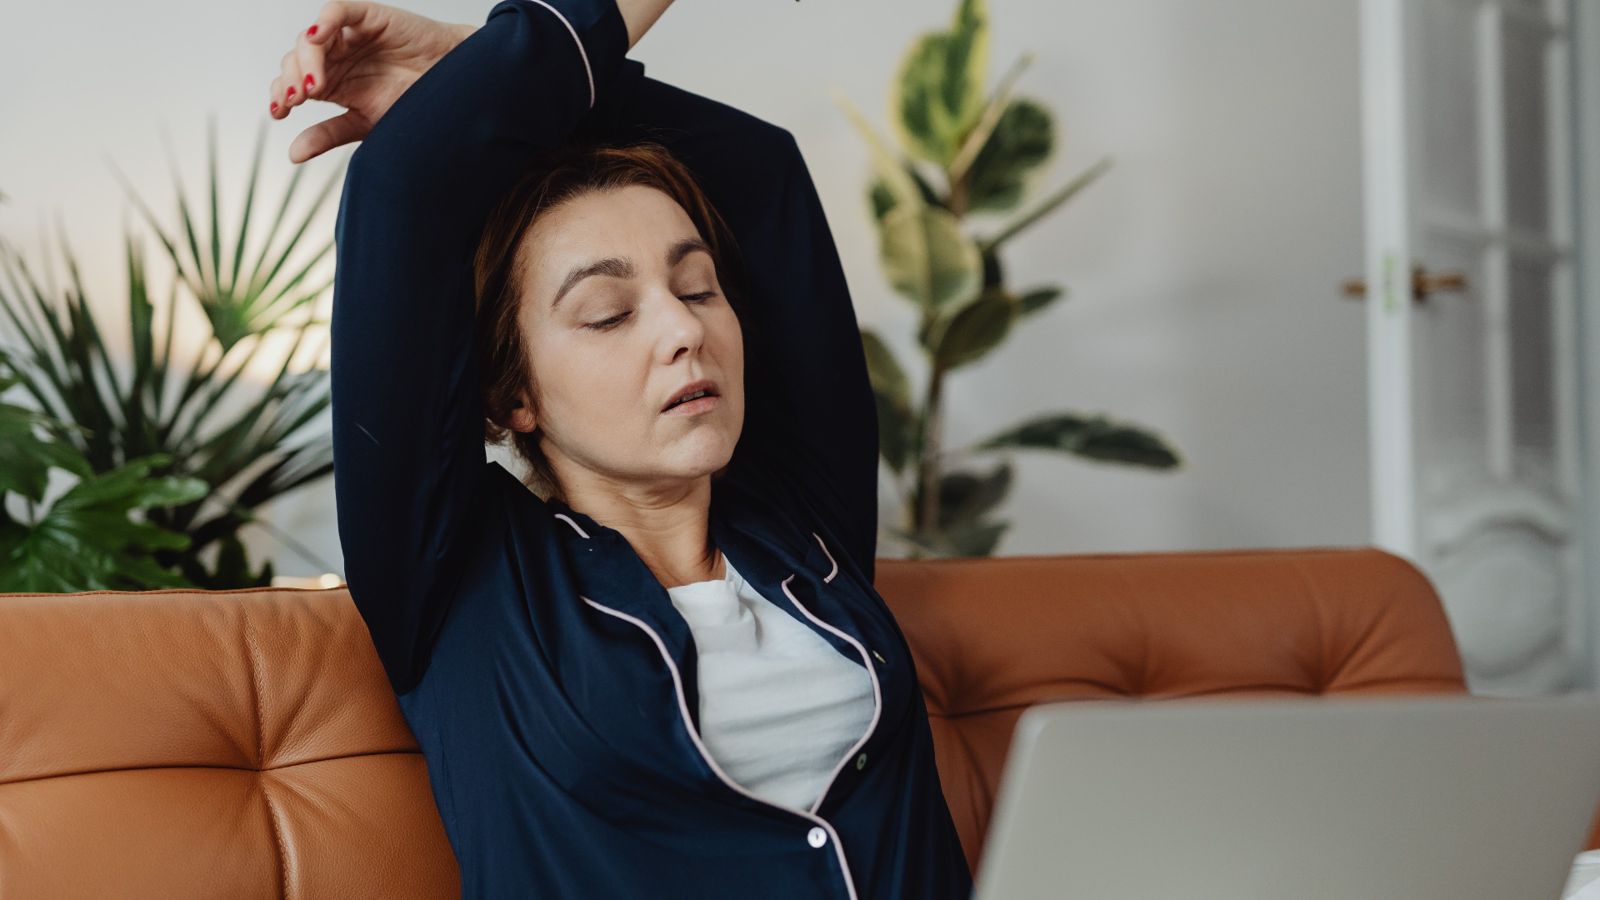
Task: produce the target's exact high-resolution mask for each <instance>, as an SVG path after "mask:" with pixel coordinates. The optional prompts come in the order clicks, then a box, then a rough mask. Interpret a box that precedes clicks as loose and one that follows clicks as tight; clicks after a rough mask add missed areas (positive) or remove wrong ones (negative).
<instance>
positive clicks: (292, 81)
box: [269, 50, 305, 119]
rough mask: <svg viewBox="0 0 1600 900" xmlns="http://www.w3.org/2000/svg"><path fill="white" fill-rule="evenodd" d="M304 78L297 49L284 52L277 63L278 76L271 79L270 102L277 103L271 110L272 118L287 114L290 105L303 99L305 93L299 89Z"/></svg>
mask: <svg viewBox="0 0 1600 900" xmlns="http://www.w3.org/2000/svg"><path fill="white" fill-rule="evenodd" d="M304 78H305V75H304V73H303V72H302V71H301V69H300V54H299V51H298V50H290V51H289V52H288V53H285V54H284V55H283V59H282V60H280V61H279V63H278V77H277V78H274V79H272V97H271V102H272V103H275V104H277V108H276V109H274V110H272V116H273V118H276V119H281V118H283V117H284V116H287V115H288V114H289V109H290V108H291V107H294V106H298V105H299V104H300V102H301V101H302V100H304V99H305V93H304V92H303V91H302V90H301V86H302V84H303V80H304ZM269 109H270V107H269Z"/></svg>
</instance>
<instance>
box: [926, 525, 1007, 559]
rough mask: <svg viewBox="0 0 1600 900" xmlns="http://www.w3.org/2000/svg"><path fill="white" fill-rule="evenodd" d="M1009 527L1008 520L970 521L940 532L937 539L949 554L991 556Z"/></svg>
mask: <svg viewBox="0 0 1600 900" xmlns="http://www.w3.org/2000/svg"><path fill="white" fill-rule="evenodd" d="M1010 527H1011V523H1010V522H972V523H968V524H966V525H961V526H958V527H956V528H953V529H950V530H949V531H945V532H943V533H941V534H940V535H939V538H938V540H939V543H940V544H941V545H942V546H944V547H945V548H946V550H947V552H948V553H949V555H951V556H957V557H979V556H992V555H994V548H995V546H996V545H997V544H999V543H1000V538H1001V537H1003V536H1004V535H1005V533H1006V529H1007V528H1010Z"/></svg>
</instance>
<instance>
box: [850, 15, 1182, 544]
mask: <svg viewBox="0 0 1600 900" xmlns="http://www.w3.org/2000/svg"><path fill="white" fill-rule="evenodd" d="M1031 60H1032V57H1031V55H1029V54H1023V56H1022V57H1021V58H1020V59H1019V60H1018V62H1017V63H1016V64H1015V65H1014V66H1013V67H1012V68H1011V70H1010V71H1009V72H1007V74H1006V75H1005V76H1004V77H1003V78H1002V79H1001V80H1000V82H999V83H998V85H997V86H996V87H995V89H994V90H992V91H986V90H985V82H986V80H987V76H986V72H987V70H988V62H989V13H988V7H987V4H986V3H985V0H960V2H958V4H957V6H956V10H955V14H954V16H953V18H952V20H951V22H950V26H949V28H947V29H944V30H939V31H934V32H930V33H927V34H924V35H922V36H921V37H919V38H918V39H917V40H916V41H915V42H914V43H913V44H912V45H911V47H910V48H909V49H908V50H907V51H906V53H905V55H904V56H903V57H902V59H901V62H900V66H899V70H898V72H897V74H896V78H895V82H894V86H893V91H892V97H891V101H890V104H889V109H890V122H891V124H892V126H893V128H892V130H893V132H894V135H895V138H896V145H895V146H891V144H890V142H889V141H888V140H885V139H884V138H882V137H880V136H879V134H878V132H877V130H876V129H874V127H873V126H872V124H871V123H870V122H869V121H868V120H867V118H866V117H865V116H864V115H863V114H862V113H861V112H860V110H859V109H857V108H856V107H855V106H854V105H853V104H852V103H851V102H850V101H849V100H848V98H845V97H843V96H837V97H836V101H837V102H838V103H839V105H840V106H841V108H842V109H843V110H844V112H845V114H846V115H847V116H848V117H849V118H850V120H851V122H852V123H853V124H854V125H855V127H856V129H857V130H858V131H860V133H861V135H862V137H863V138H864V139H865V141H866V144H867V148H868V151H869V155H870V157H871V160H872V171H873V177H872V179H871V181H870V184H869V185H868V189H867V203H868V205H869V207H870V209H871V213H872V217H873V220H874V221H875V222H876V224H877V230H878V257H879V261H880V263H881V265H882V268H883V272H884V276H885V278H886V280H887V281H888V283H889V285H890V287H892V288H893V289H894V291H895V293H897V294H899V295H900V296H902V297H904V298H906V299H907V300H908V301H910V302H911V303H912V304H913V306H914V307H915V308H916V310H917V312H918V314H919V316H918V327H917V333H916V346H917V348H918V349H919V350H920V351H921V355H922V357H923V362H924V364H925V370H926V373H927V376H926V379H925V381H923V383H922V384H921V385H920V387H919V389H918V390H916V391H915V392H914V391H913V383H912V378H911V376H910V375H909V374H908V372H907V368H906V367H905V366H904V365H903V364H902V363H901V362H900V360H899V359H897V358H896V356H895V354H894V352H893V351H892V350H891V349H890V347H889V345H888V344H887V343H886V342H885V341H884V340H883V338H882V337H881V336H879V335H878V334H877V333H876V332H874V331H872V330H871V329H862V333H861V339H862V343H863V346H864V349H865V352H866V358H867V368H868V371H869V373H870V376H871V381H872V390H873V395H874V398H875V400H876V403H877V413H878V433H879V449H880V453H881V455H882V457H883V460H884V462H885V464H886V465H887V466H888V468H889V471H890V472H891V473H892V474H893V476H894V479H895V489H896V491H897V493H898V494H899V495H900V497H901V499H902V501H903V507H904V510H905V516H904V519H903V521H902V522H901V523H900V525H899V526H897V527H887V528H886V529H885V531H886V533H887V536H888V537H890V538H891V539H892V540H896V541H898V542H900V543H901V544H902V545H903V546H904V547H905V548H906V550H907V551H908V555H909V556H911V557H913V558H915V557H919V556H923V555H936V556H947V555H953V556H987V555H989V554H991V553H993V552H994V549H995V546H996V545H997V544H998V542H999V540H1000V538H1001V537H1002V536H1003V535H1004V533H1005V530H1006V528H1007V527H1008V525H1009V523H1008V522H1005V521H1003V520H998V519H993V518H991V516H992V513H993V511H994V510H995V508H996V507H997V506H999V504H1000V503H1001V502H1002V501H1003V500H1004V499H1005V497H1006V495H1007V494H1008V493H1009V492H1010V490H1011V487H1012V483H1013V476H1014V474H1015V473H1014V469H1013V464H1012V459H1011V457H1010V453H1011V452H1012V451H1016V450H1045V451H1052V452H1056V453H1065V454H1069V455H1073V456H1077V457H1080V458H1083V459H1089V460H1095V461H1099V462H1108V463H1117V464H1121V465H1134V466H1142V467H1147V468H1152V469H1173V468H1177V467H1179V466H1180V465H1181V459H1180V457H1179V455H1178V452H1177V451H1176V450H1175V449H1174V448H1173V447H1171V446H1170V445H1169V444H1168V443H1167V442H1166V441H1165V440H1164V439H1163V438H1162V437H1161V436H1160V435H1159V434H1157V433H1155V432H1154V431H1151V430H1149V429H1147V428H1144V427H1141V426H1138V425H1135V424H1133V423H1128V422H1123V421H1119V420H1114V419H1112V418H1110V417H1109V416H1105V415H1087V414H1084V413H1077V412H1056V413H1045V414H1040V415H1037V416H1034V417H1032V418H1030V419H1028V420H1027V421H1025V422H1022V423H1020V424H1018V425H1016V426H1013V427H1011V428H1008V429H1005V430H1004V431H1002V432H1000V433H999V434H996V435H993V436H992V437H989V438H986V439H983V440H980V441H977V442H975V443H973V444H971V445H969V446H966V447H962V448H957V449H956V450H946V449H944V447H943V446H942V445H943V436H942V418H943V416H942V413H943V405H942V404H943V389H944V382H945V378H946V377H947V376H948V375H949V374H950V373H952V372H954V371H956V370H958V369H960V368H962V367H964V366H969V365H971V364H973V363H975V362H978V361H979V360H982V359H984V358H986V357H987V356H989V354H991V353H992V352H993V351H994V350H995V349H997V348H998V347H999V346H1000V345H1001V344H1003V343H1004V342H1005V340H1006V339H1007V338H1008V337H1009V336H1010V335H1011V334H1012V333H1013V331H1014V330H1015V329H1017V328H1018V327H1022V326H1023V325H1025V324H1026V323H1027V322H1028V321H1029V320H1030V319H1032V317H1034V316H1036V315H1038V314H1039V313H1041V312H1043V311H1045V310H1047V309H1049V308H1051V307H1052V306H1053V305H1055V303H1056V301H1058V300H1060V299H1062V298H1063V297H1065V296H1066V294H1067V291H1066V289H1065V288H1064V287H1061V286H1059V285H1052V284H1041V285H1032V286H1029V287H1026V288H1020V289H1019V288H1014V287H1012V286H1011V285H1009V284H1007V282H1006V277H1005V270H1004V267H1003V266H1002V264H1001V259H1000V251H1001V249H1002V248H1003V247H1004V246H1005V245H1006V243H1007V242H1008V241H1010V240H1011V239H1012V238H1014V237H1015V236H1017V235H1018V234H1020V233H1022V232H1023V231H1024V230H1026V229H1028V228H1029V227H1031V226H1032V225H1034V224H1035V223H1037V222H1038V221H1040V220H1041V219H1043V218H1044V217H1045V216H1047V215H1049V214H1050V213H1052V212H1054V211H1055V210H1056V209H1058V208H1060V207H1061V206H1062V205H1063V204H1065V203H1066V202H1067V201H1068V200H1071V199H1072V198H1073V197H1075V196H1076V195H1077V194H1078V193H1079V192H1081V191H1082V190H1083V189H1084V188H1086V187H1088V186H1089V185H1090V184H1092V183H1093V182H1094V181H1095V180H1097V179H1098V178H1100V177H1101V176H1102V175H1104V174H1105V172H1106V171H1107V170H1108V169H1109V168H1110V165H1111V162H1110V160H1109V159H1102V160H1100V161H1099V162H1097V163H1095V164H1094V165H1092V166H1090V167H1089V168H1087V169H1086V170H1084V171H1083V172H1081V173H1080V174H1078V175H1077V176H1075V177H1074V178H1072V179H1070V180H1069V181H1067V182H1066V183H1065V184H1063V185H1061V186H1059V187H1057V188H1055V189H1053V190H1050V191H1048V192H1046V193H1045V194H1044V195H1043V196H1042V197H1040V198H1039V199H1038V200H1036V201H1033V202H1031V203H1026V201H1027V200H1028V198H1029V195H1030V194H1031V193H1032V190H1031V189H1032V187H1033V184H1034V182H1035V181H1036V180H1037V179H1036V175H1037V173H1038V172H1039V171H1040V170H1042V169H1043V168H1044V167H1045V165H1046V163H1048V162H1049V161H1050V159H1051V158H1052V155H1053V154H1054V152H1055V147H1056V135H1055V122H1054V119H1053V117H1052V115H1051V114H1050V111H1049V110H1048V109H1047V108H1046V107H1045V106H1044V105H1043V104H1042V103H1039V102H1038V101H1036V100H1032V99H1029V98H1026V97H1018V96H1015V95H1014V87H1015V83H1016V81H1017V78H1018V77H1019V76H1020V75H1021V74H1022V72H1023V70H1024V69H1026V67H1027V66H1028V65H1029V63H1030V62H1031ZM974 214H984V215H987V216H990V217H1001V218H1002V219H1003V222H1002V224H1001V225H1000V226H999V227H998V228H996V229H992V231H991V233H988V234H982V233H978V230H977V229H976V228H975V227H974V226H973V225H972V224H971V223H970V222H969V217H970V216H973V215H974ZM990 455H998V457H999V459H998V462H996V463H994V464H992V465H991V466H990V467H987V468H981V469H975V468H957V469H950V468H949V466H950V464H951V463H952V462H963V461H965V462H966V463H967V464H969V465H970V463H971V461H972V460H973V459H975V458H977V457H982V456H990Z"/></svg>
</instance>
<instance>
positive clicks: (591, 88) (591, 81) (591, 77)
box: [533, 0, 594, 109]
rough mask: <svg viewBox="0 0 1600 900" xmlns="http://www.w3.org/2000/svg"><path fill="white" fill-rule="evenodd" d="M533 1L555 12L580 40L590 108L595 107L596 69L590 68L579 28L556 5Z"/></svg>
mask: <svg viewBox="0 0 1600 900" xmlns="http://www.w3.org/2000/svg"><path fill="white" fill-rule="evenodd" d="M533 2H534V3H537V4H539V5H540V6H542V7H544V8H545V9H548V10H550V11H551V12H553V13H555V14H556V18H558V19H560V20H561V24H563V25H565V26H567V31H568V33H570V34H571V35H572V39H573V40H574V41H577V42H578V56H580V57H582V58H583V74H584V75H586V76H588V78H589V108H590V109H594V70H592V69H590V68H589V54H588V52H587V51H586V50H584V49H583V40H582V39H581V38H579V37H578V32H577V29H575V28H573V27H572V23H571V22H568V21H567V17H566V16H563V15H562V14H561V11H560V10H558V9H556V8H555V7H554V6H551V5H550V4H548V3H546V2H544V0H533Z"/></svg>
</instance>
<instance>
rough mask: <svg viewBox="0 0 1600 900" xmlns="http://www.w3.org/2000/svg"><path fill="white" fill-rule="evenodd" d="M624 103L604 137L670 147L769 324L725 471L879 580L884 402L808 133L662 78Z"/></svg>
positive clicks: (764, 325)
mask: <svg viewBox="0 0 1600 900" xmlns="http://www.w3.org/2000/svg"><path fill="white" fill-rule="evenodd" d="M618 102H619V103H620V104H622V108H621V109H620V110H618V112H617V114H616V115H613V116H611V117H610V124H609V125H608V126H605V128H606V131H605V132H604V133H603V135H602V136H603V137H605V138H610V139H627V140H638V139H650V140H656V141H659V142H661V143H662V144H664V145H666V146H667V148H668V149H669V150H671V151H672V152H673V154H674V155H675V156H676V157H677V158H678V159H680V160H682V161H683V162H684V163H685V164H686V165H687V166H688V167H689V168H690V170H691V171H692V172H693V173H694V176H695V179H696V181H697V182H698V183H699V184H700V186H701V188H702V189H703V190H704V191H705V192H706V194H707V196H708V197H709V198H710V200H711V202H712V205H713V206H715V207H716V208H717V210H718V212H719V213H720V214H721V215H722V217H723V219H724V220H725V221H726V222H727V224H728V227H729V229H730V230H731V231H732V232H733V234H734V236H735V238H736V240H737V243H738V247H739V251H740V252H739V256H740V258H741V260H742V262H743V269H744V278H745V281H746V284H747V288H748V290H747V293H748V296H747V298H746V300H745V314H746V315H747V316H750V317H752V318H754V319H755V322H754V323H753V324H754V325H755V328H754V329H753V334H752V335H751V337H750V340H751V343H750V345H749V346H746V348H745V355H746V358H747V369H748V370H749V376H748V379H747V384H746V385H745V426H744V433H743V435H741V438H740V442H739V448H738V449H737V450H736V451H735V458H734V461H733V463H732V464H731V465H730V466H729V471H728V472H727V473H726V475H725V476H724V477H727V478H736V479H741V480H743V481H745V482H746V483H747V484H750V485H751V486H752V487H757V488H763V489H765V490H767V491H769V492H771V491H773V490H779V491H781V492H782V495H783V496H785V497H787V498H790V499H791V500H793V501H794V502H799V503H803V504H805V505H807V506H809V507H810V508H811V509H812V511H813V512H814V513H815V515H814V517H813V518H814V519H816V520H818V521H820V522H821V523H822V525H823V526H824V530H825V531H831V532H832V535H831V536H832V537H833V539H834V541H835V542H836V543H837V545H838V546H840V547H842V548H843V550H844V552H845V553H846V554H847V555H848V556H849V557H850V559H851V560H852V561H853V562H854V563H855V564H856V566H857V567H858V568H859V569H860V570H861V571H862V572H863V573H865V575H866V576H867V578H868V579H869V580H870V579H872V578H873V577H874V566H873V562H874V558H875V556H876V551H877V532H878V420H877V412H876V406H875V404H874V402H873V395H872V387H871V383H870V381H869V380H868V377H867V362H866V353H865V350H864V349H863V347H862V343H861V329H860V327H859V325H858V323H857V320H856V316H855V308H854V305H853V304H852V302H851V299H850V291H849V287H848V285H847V284H846V282H845V276H844V268H843V266H842V265H841V263H840V260H839V253H838V250H837V248H836V247H835V245H834V240H833V234H832V232H831V230H830V228H829V226H828V221H827V217H826V215H825V214H824V212H823V208H822V203H821V201H820V199H819V198H818V194H817V189H816V185H815V184H814V183H813V182H812V178H811V173H810V170H809V169H808V168H807V166H806V162H805V159H804V158H803V156H802V155H801V153H800V148H799V146H798V145H797V143H796V142H795V139H794V135H793V134H792V133H790V132H789V131H787V130H786V129H784V128H781V127H779V126H777V125H774V124H771V123H769V122H766V121H764V120H762V119H760V118H758V117H756V116H754V115H751V114H749V113H746V112H743V111H741V110H739V109H737V108H735V107H732V106H730V105H727V104H724V103H721V102H718V101H715V100H711V99H708V98H706V97H703V96H699V95H697V94H694V93H691V92H689V91H686V90H683V89H681V88H677V87H674V86H672V85H668V84H665V83H662V82H660V81H657V80H655V79H652V78H642V79H639V81H638V85H637V88H633V89H629V90H626V91H623V92H619V96H618Z"/></svg>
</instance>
